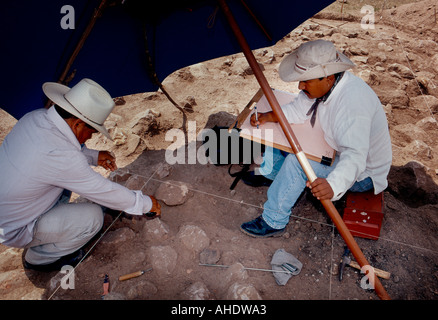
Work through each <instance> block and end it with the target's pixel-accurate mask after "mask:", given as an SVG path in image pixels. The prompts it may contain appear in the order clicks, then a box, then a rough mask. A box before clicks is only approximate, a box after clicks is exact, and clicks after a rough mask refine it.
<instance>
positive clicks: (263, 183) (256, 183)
mask: <svg viewBox="0 0 438 320" xmlns="http://www.w3.org/2000/svg"><path fill="white" fill-rule="evenodd" d="M242 181H243V182H244V183H245V184H247V185H248V186H251V187H269V186H270V185H271V184H272V180H271V179H268V178H265V177H264V176H262V175H261V174H254V171H248V172H246V173H245V174H244V175H242Z"/></svg>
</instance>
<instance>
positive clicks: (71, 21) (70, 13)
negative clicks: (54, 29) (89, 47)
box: [60, 4, 75, 30]
mask: <svg viewBox="0 0 438 320" xmlns="http://www.w3.org/2000/svg"><path fill="white" fill-rule="evenodd" d="M61 14H64V16H63V17H62V18H61V22H60V24H61V28H62V29H64V30H67V29H74V28H75V8H73V6H71V5H68V4H66V5H64V6H62V7H61Z"/></svg>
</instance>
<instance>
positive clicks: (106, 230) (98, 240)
mask: <svg viewBox="0 0 438 320" xmlns="http://www.w3.org/2000/svg"><path fill="white" fill-rule="evenodd" d="M163 164H164V162H163V163H161V164H160V165H159V166H158V168H157V169H156V170H155V171H154V173H152V175H151V176H150V177H149V178H148V179H147V181H146V182H145V183H144V184H143V186H142V189H143V188H144V187H145V186H146V185H147V184H148V183H149V181H150V180H151V179H152V177H153V176H154V175H155V174H156V173H157V172H158V170H160V169H161V167H162V166H163ZM146 178H147V177H146ZM122 213H123V211H120V212H119V214H118V215H117V217H116V218H115V219H114V220H113V222H112V223H111V224H110V225H109V226H108V228H106V229H105V231H104V232H103V233H102V234H101V235H100V237H99V239H97V240H96V242H95V243H94V244H93V245H92V246H91V248H90V249H89V250H88V251H87V253H85V255H84V256H83V257H82V259H81V260H80V261H79V262H78V264H77V265H76V266H75V267H74V268H73V270H72V271H70V273H69V277H70V276H71V275H74V272H75V271H76V269H77V268H78V267H79V265H80V264H81V263H82V261H84V259H85V258H86V257H87V256H88V254H89V253H90V252H91V251H92V250H93V249H94V247H95V246H96V245H97V244H98V243H99V242H100V240H101V239H102V238H103V236H104V235H105V234H106V233H107V232H108V230H109V229H111V227H112V226H113V225H114V223H115V222H116V221H117V220H118V219H119V218H120V216H121V215H122ZM60 287H61V284H60V285H59V286H58V287H57V288H56V289H55V291H53V293H52V294H51V295H50V296H49V298H48V299H47V300H51V299H52V298H53V296H54V295H55V294H56V292H58V290H59V288H60Z"/></svg>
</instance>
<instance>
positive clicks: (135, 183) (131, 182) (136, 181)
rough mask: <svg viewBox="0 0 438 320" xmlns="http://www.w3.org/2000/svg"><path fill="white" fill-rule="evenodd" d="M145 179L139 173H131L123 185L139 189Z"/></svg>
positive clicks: (144, 182) (143, 184)
mask: <svg viewBox="0 0 438 320" xmlns="http://www.w3.org/2000/svg"><path fill="white" fill-rule="evenodd" d="M146 182H147V179H146V178H145V177H142V176H139V175H132V176H130V177H129V178H128V180H127V181H126V183H125V187H126V188H128V189H130V190H141V189H142V188H143V187H144V186H145V185H146Z"/></svg>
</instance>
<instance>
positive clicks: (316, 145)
mask: <svg viewBox="0 0 438 320" xmlns="http://www.w3.org/2000/svg"><path fill="white" fill-rule="evenodd" d="M273 91H274V94H275V97H276V98H277V100H278V103H279V104H280V105H285V104H287V103H289V102H291V101H293V100H294V99H295V98H296V97H297V96H298V94H296V93H290V92H286V91H281V90H276V89H273ZM254 106H257V111H258V112H260V113H263V112H268V111H271V110H272V109H271V106H270V105H269V102H268V100H267V99H266V97H265V95H264V94H263V91H262V89H259V91H258V92H257V93H256V94H255V95H254V97H253V98H252V99H251V100H250V101H249V102H248V104H247V105H246V107H245V108H244V109H243V111H242V112H241V113H240V114H239V115H238V116H237V119H236V122H235V124H234V128H238V129H240V136H241V137H242V138H244V139H249V140H252V141H256V142H259V143H262V144H265V145H267V146H271V147H274V148H276V149H280V150H283V151H286V152H289V153H293V150H292V148H291V147H290V144H289V142H288V140H287V138H286V136H285V134H284V132H283V130H282V129H281V126H280V124H278V123H273V122H269V123H265V124H263V125H262V126H261V127H260V128H259V129H257V128H256V127H253V126H252V125H251V124H250V114H252V113H253V110H254ZM291 127H292V130H293V132H294V133H295V136H296V137H297V140H298V142H299V144H300V146H301V148H302V149H303V152H304V153H305V155H306V156H307V158H308V159H311V160H314V161H317V162H319V163H322V164H325V165H329V166H331V165H332V164H333V160H334V159H335V155H336V150H334V149H333V148H332V147H330V146H329V145H328V144H327V142H326V141H325V139H324V132H323V131H322V128H321V125H320V124H319V121H318V119H316V122H315V125H314V127H313V128H312V126H311V124H310V119H308V120H307V121H306V122H304V123H301V124H296V123H291ZM230 129H231V128H230Z"/></svg>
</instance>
